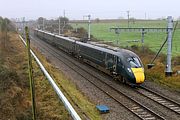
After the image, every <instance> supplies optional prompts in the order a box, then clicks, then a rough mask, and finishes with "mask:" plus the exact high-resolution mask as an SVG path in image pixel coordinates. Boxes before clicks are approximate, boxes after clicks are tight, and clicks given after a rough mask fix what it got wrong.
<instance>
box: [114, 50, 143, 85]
mask: <svg viewBox="0 0 180 120" xmlns="http://www.w3.org/2000/svg"><path fill="white" fill-rule="evenodd" d="M116 73H117V75H120V76H121V79H123V81H125V82H127V83H129V84H133V85H139V84H142V83H143V82H144V80H145V74H144V68H143V65H142V62H141V60H140V59H139V57H138V56H137V55H136V54H135V53H133V52H131V51H129V50H124V49H123V50H121V51H119V52H118V60H117V65H116Z"/></svg>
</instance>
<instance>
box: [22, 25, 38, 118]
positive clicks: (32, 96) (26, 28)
mask: <svg viewBox="0 0 180 120" xmlns="http://www.w3.org/2000/svg"><path fill="white" fill-rule="evenodd" d="M25 31H26V44H27V53H28V68H29V81H30V91H31V100H32V113H33V120H36V103H35V85H34V80H33V72H32V59H31V52H30V39H29V30H28V27H27V26H26V27H25Z"/></svg>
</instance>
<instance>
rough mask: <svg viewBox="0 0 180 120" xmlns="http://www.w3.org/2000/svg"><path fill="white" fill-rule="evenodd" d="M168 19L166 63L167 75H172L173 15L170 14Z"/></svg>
mask: <svg viewBox="0 0 180 120" xmlns="http://www.w3.org/2000/svg"><path fill="white" fill-rule="evenodd" d="M167 21H168V25H167V32H168V39H167V64H166V70H165V75H166V76H171V75H172V69H171V52H172V33H173V19H172V16H168V18H167Z"/></svg>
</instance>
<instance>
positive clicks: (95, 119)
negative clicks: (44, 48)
mask: <svg viewBox="0 0 180 120" xmlns="http://www.w3.org/2000/svg"><path fill="white" fill-rule="evenodd" d="M34 50H35V52H36V54H37V55H38V57H39V58H40V60H41V62H42V63H43V65H44V66H45V68H46V69H47V71H48V72H49V73H50V74H51V75H52V77H53V78H54V80H55V82H56V83H57V85H58V86H59V87H60V89H61V90H62V91H63V93H64V94H65V96H66V97H67V98H68V100H69V101H70V102H71V104H72V105H73V106H74V108H76V110H78V111H77V112H78V114H80V116H81V117H82V116H83V113H85V114H86V115H87V116H88V117H89V118H90V119H91V120H100V119H101V117H100V114H99V112H98V111H97V110H96V108H95V105H94V104H93V103H91V102H89V100H88V98H87V97H86V96H84V95H83V94H82V93H81V92H80V91H79V90H78V89H77V87H76V85H74V84H73V83H71V82H70V80H69V78H67V77H66V76H65V75H64V74H63V73H62V72H61V71H59V70H58V69H57V68H55V67H53V65H51V64H50V63H49V62H47V61H48V60H47V59H46V58H44V56H42V55H41V54H40V53H39V52H38V50H37V49H35V48H34ZM77 106H78V107H77ZM79 108H80V109H79ZM82 118H83V117H82Z"/></svg>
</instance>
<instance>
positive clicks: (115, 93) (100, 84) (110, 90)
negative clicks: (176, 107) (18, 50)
mask: <svg viewBox="0 0 180 120" xmlns="http://www.w3.org/2000/svg"><path fill="white" fill-rule="evenodd" d="M43 44H44V45H45V46H46V47H47V48H48V49H47V48H43V49H45V50H46V51H48V52H50V53H51V54H52V55H53V56H54V57H56V58H57V59H59V60H60V61H61V62H63V63H64V64H65V65H67V66H68V67H70V68H71V69H72V70H74V71H75V72H77V73H78V74H79V75H80V76H82V77H83V78H84V79H86V80H88V81H89V82H90V83H92V84H93V85H94V86H96V87H97V88H98V89H99V90H101V91H102V92H104V93H105V94H107V95H108V96H109V97H111V98H112V99H114V100H115V101H116V102H118V103H119V104H120V105H122V106H124V107H125V108H126V109H128V110H129V111H130V112H132V113H133V114H134V115H136V116H137V117H138V118H140V119H145V120H155V119H165V118H164V117H162V116H160V115H159V114H157V113H155V112H153V111H152V110H150V109H149V108H147V107H146V106H144V105H142V104H141V103H139V102H138V101H136V100H135V99H133V98H131V97H130V96H127V95H126V94H124V93H123V92H121V91H119V90H117V89H115V88H114V87H113V86H111V85H109V84H107V83H106V82H105V81H103V80H101V79H99V78H98V77H97V76H95V75H94V74H92V73H91V72H89V71H87V70H86V69H84V68H82V67H81V66H80V65H78V64H76V63H74V62H73V61H72V60H71V59H72V57H71V59H69V58H67V55H66V56H65V55H62V54H59V52H57V51H56V50H54V49H52V48H51V47H49V46H48V45H47V44H45V43H43ZM39 45H40V46H42V42H41V44H39ZM54 53H55V54H54ZM60 57H61V58H62V57H63V59H65V60H61V59H60ZM64 61H66V62H64ZM73 66H76V67H73ZM77 68H78V69H81V70H82V71H84V72H86V73H83V72H82V71H81V72H79V71H77ZM87 73H88V74H89V75H90V76H92V77H93V78H94V79H88V77H87V76H86V74H87Z"/></svg>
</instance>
